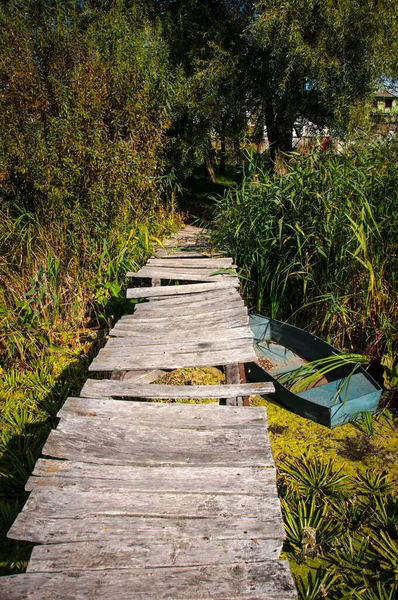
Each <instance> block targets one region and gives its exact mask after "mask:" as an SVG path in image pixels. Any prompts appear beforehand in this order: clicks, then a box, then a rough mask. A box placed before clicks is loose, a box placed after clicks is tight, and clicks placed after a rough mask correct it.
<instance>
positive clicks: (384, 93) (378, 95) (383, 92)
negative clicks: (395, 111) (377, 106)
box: [375, 90, 398, 98]
mask: <svg viewBox="0 0 398 600" xmlns="http://www.w3.org/2000/svg"><path fill="white" fill-rule="evenodd" d="M375 96H376V98H398V94H391V93H390V92H388V91H387V90H377V92H376V93H375Z"/></svg>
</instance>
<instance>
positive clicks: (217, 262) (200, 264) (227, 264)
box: [146, 256, 233, 270]
mask: <svg viewBox="0 0 398 600" xmlns="http://www.w3.org/2000/svg"><path fill="white" fill-rule="evenodd" d="M146 264H147V265H149V266H151V267H161V268H162V269H163V268H167V269H169V268H175V267H177V268H185V267H187V268H189V269H194V268H196V269H205V268H209V269H213V270H216V269H232V268H233V267H232V264H233V261H232V258H220V257H217V258H176V257H175V256H170V257H164V258H150V259H149V260H148V261H147V263H146Z"/></svg>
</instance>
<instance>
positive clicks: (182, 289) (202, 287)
mask: <svg viewBox="0 0 398 600" xmlns="http://www.w3.org/2000/svg"><path fill="white" fill-rule="evenodd" d="M128 276H129V273H127V277H128ZM230 287H239V283H238V282H236V281H235V280H234V279H232V280H224V279H223V280H217V279H214V280H212V281H211V282H209V283H200V284H198V283H197V284H184V285H162V286H158V287H154V288H153V287H141V288H128V289H127V291H126V297H127V298H151V297H160V296H171V295H172V296H178V295H181V294H198V293H200V292H203V291H208V290H213V289H218V290H219V289H224V288H230Z"/></svg>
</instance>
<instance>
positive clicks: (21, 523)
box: [0, 511, 285, 580]
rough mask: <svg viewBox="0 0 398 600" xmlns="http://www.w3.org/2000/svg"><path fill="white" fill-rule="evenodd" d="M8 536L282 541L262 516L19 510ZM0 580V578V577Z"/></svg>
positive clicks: (39, 540) (277, 524) (57, 540)
mask: <svg viewBox="0 0 398 600" xmlns="http://www.w3.org/2000/svg"><path fill="white" fill-rule="evenodd" d="M8 537H10V538H12V539H16V540H25V541H28V542H33V543H36V544H61V543H62V544H63V543H67V542H81V541H101V540H107V539H116V540H136V541H138V540H139V541H145V540H148V539H152V540H156V541H158V542H161V541H164V542H168V541H170V540H180V539H183V540H186V539H188V540H190V539H193V538H198V539H213V540H216V539H217V540H232V539H233V540H241V539H246V540H249V539H258V540H260V539H281V540H282V539H284V537H285V533H284V529H283V524H282V520H281V519H279V518H278V519H276V520H274V519H273V518H272V517H271V516H270V517H269V516H267V515H266V514H264V513H262V514H261V515H260V516H259V517H257V518H255V519H253V518H251V517H245V516H244V517H239V518H238V517H227V516H221V517H217V516H213V517H210V518H200V519H179V518H177V519H174V518H172V517H169V518H167V519H164V518H159V517H148V518H145V517H134V516H131V515H114V516H112V517H110V516H109V515H97V516H95V517H91V516H85V517H83V518H81V519H74V518H69V519H68V518H63V517H62V515H58V516H57V515H56V516H54V517H47V516H46V515H44V516H39V515H36V516H35V518H34V519H33V518H32V515H31V514H30V513H26V514H25V513H24V511H22V512H21V513H20V515H19V516H18V518H17V520H16V521H15V523H14V524H13V526H12V528H11V529H10V531H9V532H8ZM0 580H1V578H0Z"/></svg>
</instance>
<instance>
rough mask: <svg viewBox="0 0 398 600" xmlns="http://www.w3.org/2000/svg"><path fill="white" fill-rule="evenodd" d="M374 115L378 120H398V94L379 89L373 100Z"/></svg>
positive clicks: (392, 121)
mask: <svg viewBox="0 0 398 600" xmlns="http://www.w3.org/2000/svg"><path fill="white" fill-rule="evenodd" d="M373 116H374V118H375V120H376V121H377V122H387V123H397V122H398V94H392V93H391V92H388V91H387V90H378V91H377V92H376V93H375V96H374V101H373Z"/></svg>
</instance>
